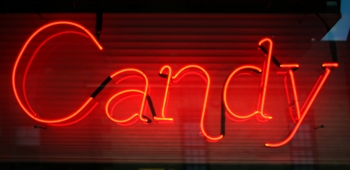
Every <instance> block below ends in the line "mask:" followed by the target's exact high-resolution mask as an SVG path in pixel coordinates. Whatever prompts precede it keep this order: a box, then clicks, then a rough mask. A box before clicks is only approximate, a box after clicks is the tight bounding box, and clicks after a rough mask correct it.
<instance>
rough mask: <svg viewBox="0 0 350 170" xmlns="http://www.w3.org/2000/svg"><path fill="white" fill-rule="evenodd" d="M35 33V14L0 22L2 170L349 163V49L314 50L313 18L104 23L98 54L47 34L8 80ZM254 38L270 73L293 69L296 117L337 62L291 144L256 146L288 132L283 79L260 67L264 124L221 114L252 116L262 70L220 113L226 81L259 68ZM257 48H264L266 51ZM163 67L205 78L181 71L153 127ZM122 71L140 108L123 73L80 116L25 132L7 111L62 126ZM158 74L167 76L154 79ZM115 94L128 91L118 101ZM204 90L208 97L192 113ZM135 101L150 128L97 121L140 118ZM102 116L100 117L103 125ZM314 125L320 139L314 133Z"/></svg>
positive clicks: (235, 88) (82, 37)
mask: <svg viewBox="0 0 350 170" xmlns="http://www.w3.org/2000/svg"><path fill="white" fill-rule="evenodd" d="M41 15H42V16H43V17H44V18H45V19H46V20H47V21H48V23H52V22H54V21H61V20H69V21H73V22H75V23H79V24H81V25H82V26H84V27H86V28H87V30H88V31H90V32H91V33H92V34H93V35H94V34H95V15H94V14H54V13H51V14H41ZM322 17H323V19H324V21H325V23H326V24H328V26H329V27H332V26H333V25H334V24H335V23H336V22H337V20H338V19H339V16H337V15H334V14H324V15H322ZM45 24H46V23H45V22H44V21H43V20H42V19H41V18H40V17H39V16H37V15H35V14H1V15H0V43H1V45H0V56H1V57H0V68H1V72H0V76H1V80H2V81H1V82H0V87H1V88H0V94H2V95H1V98H0V99H1V104H0V110H1V112H0V138H1V140H0V160H2V161H40V162H56V161H59V162H114V163H204V164H348V163H349V161H350V147H348V144H349V143H350V136H349V132H350V124H349V121H350V112H349V109H350V107H349V106H350V102H349V99H350V98H349V97H350V92H349V90H350V80H349V77H350V68H349V66H350V62H349V61H350V60H349V57H350V49H349V43H348V42H336V43H329V42H321V41H320V40H321V38H322V37H323V36H324V35H325V34H326V33H327V29H326V27H325V25H324V23H323V22H322V21H321V20H320V19H319V18H318V17H317V16H316V15H312V14H308V15H306V16H301V15H299V14H231V15H224V14H104V15H103V28H102V32H101V35H100V40H99V42H100V44H101V46H103V50H102V51H101V50H99V49H98V47H97V46H96V44H95V43H94V42H93V41H92V39H91V38H90V37H89V36H88V35H87V34H86V32H84V31H83V30H82V29H80V28H77V27H74V26H69V25H56V26H52V27H49V28H47V29H45V30H42V31H41V32H40V33H38V34H37V35H36V36H35V37H33V40H32V41H31V42H30V43H29V44H28V46H27V48H26V49H25V50H24V51H23V55H22V56H21V59H20V60H19V61H18V66H17V68H16V70H15V80H13V77H14V76H13V69H14V64H15V62H16V58H18V56H19V53H20V50H21V48H22V47H23V45H24V43H25V42H26V40H27V39H28V38H29V37H30V35H32V34H33V33H34V32H35V31H36V30H37V29H38V28H40V27H41V26H43V25H45ZM265 37H269V38H271V39H272V40H273V42H274V46H273V52H272V54H273V56H274V57H275V58H277V60H278V61H279V62H280V63H298V64H299V66H300V68H299V69H297V70H296V71H294V75H295V82H296V88H297V93H298V97H299V100H298V101H299V102H298V103H300V107H302V106H303V105H304V104H305V103H307V102H305V101H307V98H308V96H309V94H310V92H311V91H312V89H313V86H314V85H315V83H316V82H317V80H318V78H319V77H320V76H321V75H323V74H324V72H325V69H323V68H322V67H321V66H322V63H324V62H331V61H333V60H335V59H337V60H338V63H339V67H338V68H336V69H332V70H331V72H330V75H329V78H328V79H326V81H325V83H324V86H322V88H321V90H320V92H319V95H317V97H316V98H315V101H314V102H313V103H312V104H311V107H310V109H309V110H308V111H307V112H306V116H305V119H304V120H303V121H302V123H301V125H300V127H299V130H298V131H297V133H296V135H295V136H294V138H293V139H292V140H291V141H290V142H289V143H287V144H286V145H284V146H281V147H278V148H269V147H266V146H264V145H265V143H267V142H279V141H282V140H284V139H285V138H286V137H287V136H288V134H290V132H291V131H292V130H293V128H294V127H295V125H296V123H297V120H296V117H297V116H296V113H297V112H296V108H295V102H294V99H293V96H292V86H291V82H290V79H289V77H288V76H287V77H286V75H287V73H288V69H285V68H279V67H277V66H276V65H275V64H274V63H273V62H271V63H270V67H269V71H270V72H269V75H268V81H267V88H266V100H265V104H264V114H266V115H270V116H272V119H271V120H266V119H263V118H261V116H259V114H257V116H252V117H251V118H248V119H239V118H234V117H233V116H232V115H231V114H230V113H229V112H228V110H227V107H228V108H230V109H231V110H232V112H234V113H236V114H237V115H240V116H244V115H248V114H250V113H253V112H254V111H256V110H259V108H260V107H259V106H258V103H259V101H260V100H261V93H262V88H261V80H262V79H263V76H264V75H266V72H265V71H263V73H262V74H257V73H255V72H252V71H241V72H239V73H237V74H236V75H235V76H234V77H233V78H232V80H231V81H230V82H229V86H228V88H227V92H226V94H227V105H228V106H226V109H225V107H222V106H223V95H222V94H223V89H224V84H225V81H226V80H227V77H228V76H229V75H230V73H231V72H232V71H233V70H235V69H237V68H239V67H240V66H242V65H251V66H256V67H259V68H264V66H263V65H264V61H266V59H267V56H265V55H264V53H263V52H262V51H261V50H259V49H258V42H259V41H260V40H261V39H263V38H265ZM263 46H264V47H265V48H267V49H268V48H269V44H268V43H264V44H263ZM165 65H168V66H170V67H171V68H172V75H173V76H174V75H175V74H176V73H177V72H179V70H180V69H181V68H183V67H185V66H187V65H198V66H200V67H202V68H203V69H205V71H206V72H207V73H208V76H210V81H209V79H208V77H207V75H206V74H205V72H204V71H203V70H200V69H198V68H190V69H187V70H185V71H184V72H182V73H181V74H180V75H179V77H177V78H176V79H175V78H174V80H172V81H171V82H170V86H169V94H168V97H167V104H166V107H165V109H164V110H165V111H164V115H165V116H166V117H171V118H173V121H157V120H155V119H154V118H153V116H154V114H156V115H157V116H158V117H161V115H162V107H163V104H164V94H165V90H166V84H167V78H166V77H161V76H159V72H160V69H161V68H162V67H163V66H165ZM126 68H135V69H138V70H140V71H142V72H143V73H144V74H145V75H146V76H147V79H148V90H147V94H148V96H149V99H151V100H146V99H144V96H143V92H144V91H145V90H144V89H145V87H146V85H147V84H146V83H145V78H144V77H143V76H142V74H140V73H137V72H124V73H121V74H118V75H116V76H115V77H113V78H112V80H111V81H110V82H109V83H108V84H107V85H106V87H105V88H104V89H103V90H102V91H101V92H100V93H99V94H98V95H97V96H96V97H95V98H94V99H93V100H92V101H91V102H90V103H89V104H88V105H87V106H86V107H85V108H84V109H83V110H82V111H81V113H79V114H78V115H77V116H76V117H74V118H72V119H69V120H67V121H64V122H61V123H49V124H47V123H44V122H39V121H35V120H34V119H33V118H31V117H29V115H27V114H26V113H25V111H24V110H23V109H22V108H21V107H20V104H19V103H18V100H20V101H22V103H23V105H24V108H26V109H27V110H28V112H31V113H35V114H36V117H35V116H33V117H35V118H37V119H46V120H54V119H59V118H62V117H66V116H69V115H70V114H71V113H72V112H74V111H75V110H77V108H79V107H80V106H81V105H82V103H83V102H84V101H85V100H87V99H88V98H89V96H90V95H91V94H92V92H94V91H95V89H96V88H98V87H99V86H100V84H101V83H102V82H103V81H104V80H105V79H106V77H108V76H111V75H112V74H113V73H115V72H117V71H119V70H122V69H126ZM164 73H167V74H169V71H168V70H166V69H165V72H164ZM321 78H322V77H321ZM13 82H15V83H14V85H13ZM209 83H210V86H209V88H208V84H209ZM13 86H15V87H16V89H17V92H18V99H16V98H15V94H14V90H13ZM123 90H129V92H125V91H124V92H125V93H124V94H120V92H123ZM206 90H209V91H208V98H207V103H206V105H205V107H204V106H203V103H204V100H205V99H206V97H205V94H206ZM116 94H120V95H117V96H115V95H116ZM259 94H260V95H259ZM288 94H289V95H288ZM113 96H114V97H113ZM259 96H260V98H259ZM288 96H289V98H288ZM291 98H292V99H291ZM109 99H110V102H108V101H109ZM143 100H145V107H144V109H143V111H142V112H143V115H145V116H146V117H148V118H149V119H150V120H152V122H151V123H145V122H143V121H142V120H140V118H139V116H136V117H133V118H132V119H131V120H130V121H128V122H126V123H116V122H113V121H112V120H111V119H110V118H109V117H108V116H111V117H113V118H114V119H115V120H122V119H127V118H130V117H131V116H132V115H133V114H135V113H139V112H140V109H141V106H142V102H143ZM106 105H108V107H107V111H108V112H109V113H110V115H107V114H106ZM203 108H204V109H205V110H204V111H203ZM223 108H224V109H225V110H223ZM257 108H258V109H257ZM152 109H153V111H152ZM304 110H305V107H304ZM203 113H205V116H203V121H202V117H201V116H202V114H203ZM142 118H143V119H146V118H145V117H142ZM201 121H202V123H201ZM322 125H323V127H324V128H320V127H321V126H322ZM201 126H203V127H201ZM34 127H36V128H34ZM202 129H204V130H205V132H206V133H207V134H208V135H210V136H213V137H215V136H220V135H224V137H223V138H222V139H220V140H218V141H216V142H212V141H208V140H206V139H205V136H204V134H203V130H202Z"/></svg>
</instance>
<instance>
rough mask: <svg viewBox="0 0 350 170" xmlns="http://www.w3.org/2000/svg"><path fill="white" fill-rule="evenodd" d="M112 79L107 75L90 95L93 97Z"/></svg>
mask: <svg viewBox="0 0 350 170" xmlns="http://www.w3.org/2000/svg"><path fill="white" fill-rule="evenodd" d="M111 80H112V78H111V77H110V76H108V77H107V78H106V79H105V80H104V81H103V82H102V84H101V85H100V86H98V87H97V89H96V90H95V91H94V92H93V93H92V94H91V95H90V97H92V98H95V97H96V96H97V95H98V94H99V93H100V92H101V91H102V90H103V88H105V87H106V85H107V84H108V83H109V82H110V81H111Z"/></svg>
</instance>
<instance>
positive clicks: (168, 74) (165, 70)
mask: <svg viewBox="0 0 350 170" xmlns="http://www.w3.org/2000/svg"><path fill="white" fill-rule="evenodd" d="M56 25H69V26H73V27H76V28H79V29H80V30H82V31H83V33H81V32H76V31H66V32H62V33H59V34H55V35H53V36H51V37H49V38H48V39H46V40H45V41H44V42H43V43H45V42H46V41H48V40H50V39H52V38H54V37H56V36H58V35H62V34H80V35H82V36H85V37H88V38H90V39H91V41H92V42H93V43H94V44H95V45H96V46H97V48H98V49H99V50H103V47H102V46H101V45H100V44H99V42H98V41H97V40H96V38H95V37H94V36H93V35H92V34H91V33H90V32H89V31H88V30H87V29H86V28H85V27H83V26H82V25H80V24H77V23H74V22H69V21H58V22H53V23H49V24H46V25H44V26H42V27H40V28H39V29H38V30H36V31H35V32H34V33H33V34H32V35H31V36H30V37H29V38H28V39H27V41H26V42H25V44H24V45H23V47H22V49H21V50H20V53H19V55H18V56H17V59H16V61H15V64H14V67H13V71H12V88H13V92H14V96H15V98H16V100H17V102H18V104H19V106H20V107H21V108H22V110H23V111H24V112H25V113H26V114H27V115H28V116H29V117H30V118H32V119H34V120H36V121H38V122H41V123H47V124H50V125H58V126H65V125H70V124H73V123H77V122H79V121H80V120H82V119H83V118H85V117H86V116H87V115H88V114H89V113H90V112H91V111H92V110H93V109H94V108H95V107H96V105H97V104H98V103H95V104H93V106H92V107H91V108H90V109H89V110H88V111H87V112H86V113H85V114H83V115H82V116H81V117H80V118H77V116H78V115H80V114H82V112H83V110H85V109H86V108H87V106H88V105H89V104H90V103H91V102H92V100H93V99H94V98H95V97H96V96H97V95H98V94H99V93H100V92H101V91H102V90H103V88H104V87H105V86H106V85H107V84H108V83H109V82H110V81H111V80H112V79H117V78H119V77H120V75H124V74H126V73H128V74H135V75H138V76H140V77H141V78H142V79H143V80H144V82H145V86H144V89H143V90H140V89H127V90H123V91H121V92H119V93H116V94H114V95H112V96H111V97H110V98H109V99H108V100H107V103H106V105H105V113H106V116H107V117H108V118H109V119H110V120H111V121H113V122H116V123H117V124H120V125H130V124H132V123H134V122H135V121H136V120H137V119H136V118H137V117H138V118H139V119H140V120H141V121H142V122H145V123H150V122H151V119H149V118H148V117H146V116H145V115H144V114H143V113H144V109H145V104H146V102H147V98H148V97H149V95H148V90H149V81H148V78H147V75H146V74H145V73H143V72H142V71H141V70H139V69H136V68H126V69H122V70H119V71H116V72H114V73H113V74H111V75H110V76H108V77H107V78H106V80H105V81H104V82H103V83H102V84H101V85H100V86H99V87H98V88H97V89H96V90H95V91H94V92H93V93H92V94H91V95H90V96H89V97H87V99H86V100H85V101H83V102H82V104H81V106H80V107H78V108H77V109H76V111H74V112H73V113H71V114H70V115H68V116H66V117H63V118H59V119H44V118H40V117H39V116H38V114H37V113H36V112H35V111H34V110H33V108H32V107H31V105H30V103H29V101H28V98H27V94H26V89H25V85H26V76H27V72H28V69H29V67H30V65H31V64H32V61H33V59H34V56H35V55H36V53H37V52H38V51H39V50H40V48H41V47H42V45H40V46H39V47H38V48H37V49H36V50H35V52H34V54H33V55H32V57H31V58H30V61H29V63H28V64H27V67H26V69H25V73H24V77H23V82H22V88H23V98H24V100H22V99H21V98H20V96H19V93H18V89H17V87H16V84H17V77H16V74H17V69H18V65H19V62H20V60H21V58H22V55H23V53H24V51H25V50H26V48H27V46H28V44H29V43H30V42H31V41H32V39H33V38H34V37H35V36H36V35H37V34H39V33H40V32H41V31H43V30H45V29H46V28H49V27H52V26H56ZM43 43H42V44H43ZM266 43H267V44H268V45H269V48H268V52H267V56H266V60H265V61H264V65H263V67H262V68H261V67H259V66H254V65H243V66H240V67H238V68H236V69H234V70H233V71H232V72H231V73H230V74H229V75H228V77H227V79H226V81H225V83H224V86H223V96H222V101H223V104H224V107H225V109H226V110H227V112H228V116H233V117H235V118H236V119H241V120H245V119H248V118H251V117H252V116H254V115H259V116H261V117H262V118H264V119H272V116H269V115H267V114H266V113H265V112H264V106H265V102H266V101H265V100H266V95H267V94H268V93H267V87H268V79H269V74H270V65H271V58H272V52H273V42H272V40H271V39H269V38H264V39H262V40H261V41H259V43H258V44H259V46H261V45H263V44H266ZM279 67H280V68H284V69H288V72H287V75H286V78H287V77H289V78H290V82H291V86H292V92H293V94H292V95H293V98H294V100H295V101H294V103H295V107H296V112H297V116H296V118H294V120H295V122H296V125H295V127H294V129H293V130H292V132H291V133H290V134H289V135H288V136H287V137H286V139H284V140H283V141H281V142H277V143H272V142H271V143H266V144H265V146H267V147H280V146H283V145H285V144H287V143H288V142H289V141H290V140H291V139H292V138H293V137H294V135H295V134H296V132H297V131H298V128H299V127H300V125H301V123H302V122H303V120H304V118H305V116H306V114H307V113H308V111H309V109H310V107H311V106H312V104H313V102H314V100H315V99H316V97H317V95H318V94H319V92H320V90H321V89H322V87H323V85H324V83H325V82H326V80H327V78H328V77H329V75H330V73H331V70H332V69H333V68H337V67H338V63H336V62H326V63H323V64H322V67H323V68H324V73H323V74H322V75H321V76H320V77H319V79H318V81H317V82H316V83H315V85H314V87H313V89H312V91H311V92H310V93H309V95H308V98H307V100H306V101H305V103H304V104H303V106H302V107H301V109H300V106H299V101H298V93H297V87H296V81H295V77H294V71H295V70H296V69H298V68H299V64H281V65H279ZM188 70H191V72H188V73H185V72H186V71H188ZM194 70H196V71H194ZM243 70H252V71H254V72H256V73H262V79H261V91H260V94H259V96H258V103H257V109H256V110H255V111H253V112H252V113H250V114H248V115H239V114H237V113H235V112H233V111H232V110H231V108H230V107H229V104H228V102H229V101H228V100H227V89H228V88H229V85H230V82H231V80H232V79H233V78H234V77H235V76H237V75H238V73H239V72H240V71H243ZM190 74H195V75H199V76H200V77H202V79H203V80H204V82H205V83H206V90H205V97H204V100H203V105H202V111H201V119H200V131H201V134H202V135H203V136H204V137H205V138H206V139H207V140H209V141H219V140H221V139H223V137H224V135H223V134H220V135H216V136H212V135H209V134H208V133H207V131H206V130H205V128H204V119H205V117H206V116H205V114H206V107H207V103H208V95H209V91H210V85H211V79H210V75H209V73H208V72H207V71H206V70H205V69H204V68H203V67H201V66H198V65H187V66H184V67H183V68H181V69H180V70H179V71H178V72H177V73H176V74H175V75H174V76H173V72H172V68H171V67H170V66H168V65H166V66H163V67H162V68H161V69H160V71H159V75H160V76H161V77H163V78H166V79H167V81H166V85H165V92H164V99H163V103H162V109H161V110H162V111H161V116H160V117H158V116H156V115H154V116H153V119H154V120H157V121H173V120H174V119H173V118H171V117H167V116H166V106H167V103H168V98H169V88H170V85H171V84H172V83H177V82H178V81H179V80H180V79H181V78H182V77H184V76H187V75H190ZM131 77H132V76H130V77H125V76H124V77H123V78H119V79H118V80H119V81H118V82H117V83H119V82H120V81H123V80H124V79H126V78H131ZM125 94H129V96H128V97H125V98H124V99H123V100H125V99H127V98H130V97H133V96H135V95H141V96H142V102H141V106H140V109H139V112H138V113H132V114H131V115H130V117H128V118H126V119H119V118H116V117H118V116H117V115H116V116H114V115H113V114H112V112H113V110H114V107H115V106H116V105H117V104H118V102H117V103H115V104H114V105H112V104H111V103H112V101H113V100H115V99H116V98H117V97H118V96H121V95H125ZM131 94H133V95H131ZM288 100H289V99H288Z"/></svg>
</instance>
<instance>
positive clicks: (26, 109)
mask: <svg viewBox="0 0 350 170" xmlns="http://www.w3.org/2000/svg"><path fill="white" fill-rule="evenodd" d="M56 25H71V26H74V27H77V28H79V29H81V30H82V31H84V32H85V33H86V34H87V35H88V36H89V37H90V39H91V40H92V41H93V42H94V44H95V45H96V46H97V47H98V48H99V49H100V50H103V48H102V46H101V45H100V44H99V42H98V41H97V40H96V38H95V37H94V36H93V35H92V34H91V33H90V32H89V31H88V30H87V29H86V28H85V27H83V26H82V25H80V24H77V23H74V22H69V21H58V22H52V23H49V24H46V25H44V26H42V27H40V28H39V29H37V30H36V31H35V32H34V33H33V34H32V35H31V36H30V37H29V38H28V39H27V41H26V42H25V43H24V45H23V47H22V48H21V50H20V53H19V54H18V56H17V59H16V62H15V64H14V67H13V71H12V89H13V92H14V95H15V97H16V100H17V102H18V104H19V105H20V107H21V108H22V109H23V111H24V112H25V113H26V114H27V115H28V116H29V117H31V118H32V119H34V120H36V121H38V122H42V123H49V124H51V123H61V122H64V121H67V120H69V119H71V118H73V117H75V116H77V115H78V114H79V113H80V112H81V111H82V110H83V109H84V108H85V107H86V106H87V105H88V104H89V103H90V102H91V100H92V98H91V97H88V98H87V99H86V100H85V102H83V104H82V105H81V106H80V107H78V109H77V110H76V111H74V112H73V113H71V114H70V115H68V116H66V117H63V118H60V119H53V120H48V119H43V118H40V117H37V115H38V114H37V113H35V112H34V111H33V109H32V108H31V106H30V104H29V103H28V101H27V97H26V95H25V97H24V98H25V100H26V102H27V105H28V106H27V107H26V106H25V104H24V103H23V102H22V100H21V99H20V97H19V95H18V92H17V87H16V72H17V67H18V63H19V61H20V60H21V57H22V55H23V53H24V51H25V50H26V48H27V46H28V44H29V43H30V42H31V41H32V39H33V38H34V37H35V36H36V35H37V34H39V33H40V32H41V31H43V30H45V29H47V28H49V27H52V26H56ZM55 36H57V35H54V36H53V37H55ZM53 37H49V38H48V39H47V40H45V41H48V40H50V39H51V38H53ZM45 41H44V42H43V43H45ZM40 48H41V47H40V46H39V48H38V49H40ZM36 52H37V51H36ZM36 52H35V53H36ZM35 53H34V55H33V56H32V58H31V60H30V62H29V63H28V65H27V68H29V66H30V65H31V62H32V60H33V58H34V56H35ZM26 72H27V69H26ZM25 75H26V73H25ZM24 81H25V78H24ZM24 91H25V88H24Z"/></svg>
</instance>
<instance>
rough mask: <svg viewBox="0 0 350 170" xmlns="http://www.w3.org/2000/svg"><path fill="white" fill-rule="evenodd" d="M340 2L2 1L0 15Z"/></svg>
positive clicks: (330, 0) (290, 8) (315, 8)
mask: <svg viewBox="0 0 350 170" xmlns="http://www.w3.org/2000/svg"><path fill="white" fill-rule="evenodd" d="M339 6H340V0H202V1H201V0H122V1H113V0H50V1H48V0H3V1H2V2H0V11H1V13H23V12H24V13H31V12H36V13H42V12H43V13H47V12H97V11H99V12H109V13H339Z"/></svg>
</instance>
